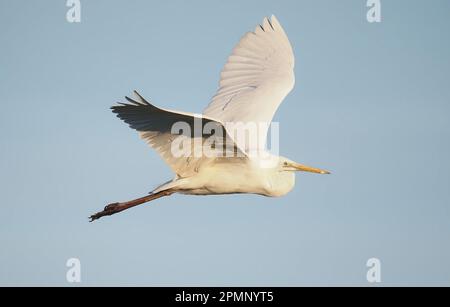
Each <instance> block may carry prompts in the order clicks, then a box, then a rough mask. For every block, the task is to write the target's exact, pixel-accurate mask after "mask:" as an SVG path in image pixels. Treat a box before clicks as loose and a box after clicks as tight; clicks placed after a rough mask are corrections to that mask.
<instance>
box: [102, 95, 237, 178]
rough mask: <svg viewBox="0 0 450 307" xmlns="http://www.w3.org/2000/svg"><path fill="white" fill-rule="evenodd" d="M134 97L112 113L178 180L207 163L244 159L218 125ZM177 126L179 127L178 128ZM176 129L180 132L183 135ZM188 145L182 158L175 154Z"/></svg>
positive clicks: (217, 123) (214, 121) (208, 119)
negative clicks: (125, 124) (149, 147)
mask: <svg viewBox="0 0 450 307" xmlns="http://www.w3.org/2000/svg"><path fill="white" fill-rule="evenodd" d="M134 93H135V96H136V99H131V98H129V97H125V98H126V99H127V101H128V103H119V105H116V106H113V107H111V109H112V111H113V112H114V113H116V114H117V117H119V118H120V119H122V120H123V121H125V122H126V123H127V124H128V125H129V126H130V127H131V128H133V129H136V130H137V131H138V132H139V134H140V136H141V138H142V139H144V140H145V141H147V143H148V144H149V145H150V146H151V147H152V148H153V149H155V150H156V151H157V152H158V153H159V155H160V156H161V157H162V158H163V159H164V161H165V162H166V163H167V164H169V166H170V167H171V168H172V170H173V171H174V172H175V173H176V174H177V175H178V176H179V177H188V176H190V175H192V174H193V173H195V172H197V171H198V168H199V167H200V166H201V164H203V163H205V162H207V160H208V159H209V160H214V159H216V158H220V157H238V158H245V154H244V153H243V152H241V151H240V150H239V149H238V148H237V147H236V145H235V144H234V142H233V141H232V140H231V139H230V138H229V137H228V134H227V133H226V131H225V129H224V127H223V125H222V124H221V123H220V122H219V121H216V120H213V119H211V118H209V117H205V116H201V115H194V114H189V113H184V112H183V113H182V112H175V111H170V110H164V109H160V108H157V107H155V106H154V105H152V104H150V103H149V102H148V101H146V100H145V99H144V98H143V97H142V96H140V95H139V94H138V93H137V92H136V91H135V92H134ZM177 123H181V125H178V126H177V125H176V124H177ZM179 128H181V129H183V131H182V133H180V130H179ZM180 136H181V137H183V138H184V140H187V141H188V142H189V143H182V142H180V141H179V140H183V139H178V141H177V138H178V137H180ZM174 142H176V143H174ZM205 142H209V143H205ZM183 144H188V145H183ZM199 144H200V145H199ZM189 145H190V150H187V151H184V152H183V154H182V155H180V152H174V151H176V150H178V149H180V148H181V149H183V146H186V147H184V149H186V148H187V147H189ZM202 145H205V147H203V146H202ZM209 145H211V146H209ZM173 146H174V147H173ZM177 146H178V147H177ZM195 146H197V147H195ZM210 147H213V150H212V151H208V152H207V151H206V149H208V148H210ZM199 150H200V151H199ZM202 150H204V151H202Z"/></svg>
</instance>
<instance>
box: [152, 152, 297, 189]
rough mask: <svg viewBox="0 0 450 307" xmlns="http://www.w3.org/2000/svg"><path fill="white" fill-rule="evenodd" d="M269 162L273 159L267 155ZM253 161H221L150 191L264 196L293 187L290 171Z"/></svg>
mask: <svg viewBox="0 0 450 307" xmlns="http://www.w3.org/2000/svg"><path fill="white" fill-rule="evenodd" d="M270 158H271V159H277V160H278V157H276V156H271V157H270ZM264 162H266V159H264V161H259V158H258V157H255V158H251V159H249V158H221V159H216V160H215V161H214V162H212V163H207V164H205V165H202V166H201V167H200V168H199V169H198V170H196V172H195V175H194V176H190V177H188V178H175V179H174V180H173V181H170V182H168V183H166V184H164V185H162V186H160V187H159V188H158V189H156V190H155V191H154V192H159V191H162V190H165V189H174V188H175V189H176V190H177V191H178V192H179V193H181V194H191V195H213V194H236V193H251V194H259V195H264V196H282V195H284V194H286V193H288V192H289V191H290V190H291V189H292V188H293V187H294V184H295V174H294V173H293V172H280V171H278V164H277V165H276V167H261V163H264Z"/></svg>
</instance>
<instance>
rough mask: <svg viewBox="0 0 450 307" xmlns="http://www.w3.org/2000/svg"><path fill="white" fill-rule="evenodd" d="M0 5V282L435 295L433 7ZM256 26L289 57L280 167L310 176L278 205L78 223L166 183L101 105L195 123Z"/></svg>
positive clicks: (162, 203) (443, 275) (224, 202)
mask: <svg viewBox="0 0 450 307" xmlns="http://www.w3.org/2000/svg"><path fill="white" fill-rule="evenodd" d="M81 3H82V9H81V13H82V17H81V23H77V24H75V23H73V24H70V23H68V22H67V21H66V18H65V15H66V11H67V9H68V8H67V7H66V6H65V1H40V2H38V1H7V0H2V1H0V33H1V39H2V42H3V43H2V48H1V49H0V102H1V107H2V110H1V112H0V169H1V172H0V187H1V188H0V189H1V198H2V202H1V207H0V208H1V216H2V223H0V244H1V249H0V285H63V286H64V285H69V284H68V283H67V282H66V271H67V267H66V261H67V259H69V258H72V257H76V258H79V259H80V261H81V274H82V285H150V286H151V285H158V286H164V285H186V286H198V285H209V286H214V285H217V286H230V285H236V286H250V285H252V286H263V285H264V286H270V285H277V286H283V285H287V286H294V285H369V284H368V283H367V281H366V271H367V267H366V261H367V259H369V258H372V257H376V258H379V259H380V261H381V272H382V285H449V282H450V266H449V265H448V259H449V257H450V246H449V243H448V242H449V241H448V234H449V233H450V223H449V220H450V219H449V218H450V209H449V205H450V189H449V188H448V186H449V181H450V162H449V158H448V157H449V156H450V144H449V136H450V119H449V112H450V87H449V86H448V80H450V41H449V38H448V37H449V35H448V30H449V29H450V20H449V18H448V12H449V9H450V4H449V2H448V1H446V0H435V1H433V2H432V3H431V2H429V1H419V0H416V1H406V0H401V1H400V0H399V1H383V0H382V1H381V3H382V22H381V23H372V24H370V23H368V22H367V21H366V12H367V7H366V6H365V3H366V1H331V0H321V1H313V0H304V1H276V2H274V1H250V0H246V1H226V2H225V1H199V0H196V1H189V2H188V1H164V2H163V1H158V2H156V1H144V0H139V1H138V0H136V1H106V0H97V1H87V0H84V1H83V0H82V1H81ZM271 14H275V15H276V16H277V17H278V19H279V20H280V22H281V24H282V25H283V27H284V29H285V31H286V32H287V34H288V36H289V39H290V41H291V43H292V46H293V48H294V52H295V55H296V68H295V73H296V87H295V89H294V90H293V91H292V92H291V94H290V95H289V96H288V97H287V99H286V100H285V102H284V103H283V104H282V105H281V107H280V109H279V110H278V112H277V114H276V116H275V120H277V121H279V122H280V133H281V139H280V146H281V149H280V153H281V154H282V155H283V156H286V157H289V158H290V159H292V160H295V161H298V162H301V163H304V164H307V165H312V166H318V167H322V168H325V169H329V170H331V171H332V172H333V174H332V175H331V176H317V175H313V174H299V175H297V180H296V187H295V189H294V190H293V191H292V192H291V193H290V194H288V195H287V196H285V197H282V198H265V197H261V196H254V195H234V196H210V197H195V196H184V195H174V196H171V197H169V198H166V199H160V200H158V201H156V202H154V203H152V204H151V205H150V204H149V205H143V206H140V207H137V208H134V209H132V210H129V211H127V212H124V213H121V214H119V215H116V216H113V217H110V218H105V219H102V220H100V221H98V222H96V223H88V219H87V217H88V216H89V215H90V214H91V213H94V212H96V211H98V210H99V209H101V208H102V207H103V206H104V205H105V204H106V203H109V202H113V201H120V200H128V199H131V198H134V197H138V196H142V195H144V194H145V193H147V192H148V191H151V190H152V189H153V188H154V187H155V186H157V185H158V184H160V183H162V182H164V181H166V180H168V179H170V178H171V177H172V176H173V175H172V173H171V171H170V169H169V168H168V167H167V166H166V165H165V164H164V162H163V161H162V160H161V159H160V158H159V156H158V155H157V154H156V153H155V152H154V151H152V150H151V149H149V148H147V146H146V144H145V143H144V142H143V141H142V140H140V139H139V137H138V136H137V134H136V133H135V131H133V130H131V129H129V128H128V127H127V126H126V125H125V124H123V123H122V122H120V121H119V120H118V119H117V118H116V117H115V116H114V115H113V114H112V113H111V112H110V110H109V107H110V106H111V105H112V104H114V103H115V102H116V101H119V100H121V99H122V97H123V96H124V95H129V94H130V93H131V92H132V90H134V89H137V90H138V91H140V92H141V93H142V94H143V95H144V96H145V97H147V98H149V99H151V101H152V102H153V103H155V104H156V105H159V106H163V107H166V108H170V109H178V110H184V111H191V112H201V111H202V109H203V108H204V106H206V104H207V103H208V101H209V99H210V97H211V96H212V95H213V94H214V92H215V90H216V89H217V84H218V79H219V73H220V70H221V68H222V66H223V64H224V63H225V60H226V57H227V56H228V54H229V53H230V51H231V49H232V48H233V46H234V44H236V43H237V41H238V40H239V38H240V37H241V35H243V34H244V33H245V32H247V31H249V30H253V29H254V27H255V26H256V25H257V24H258V23H260V22H261V21H262V18H263V17H264V16H270V15H271Z"/></svg>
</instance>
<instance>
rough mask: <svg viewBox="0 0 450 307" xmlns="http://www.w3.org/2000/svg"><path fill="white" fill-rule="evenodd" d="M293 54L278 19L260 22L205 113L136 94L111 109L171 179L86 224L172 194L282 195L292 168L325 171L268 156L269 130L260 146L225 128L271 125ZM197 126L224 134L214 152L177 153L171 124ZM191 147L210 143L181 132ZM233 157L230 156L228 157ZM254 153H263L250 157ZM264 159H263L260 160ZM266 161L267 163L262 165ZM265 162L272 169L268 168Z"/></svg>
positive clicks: (289, 83) (235, 54)
mask: <svg viewBox="0 0 450 307" xmlns="http://www.w3.org/2000/svg"><path fill="white" fill-rule="evenodd" d="M293 69H294V54H293V51H292V47H291V44H290V42H289V40H288V38H287V36H286V34H285V32H284V30H283V28H282V27H281V25H280V23H279V22H278V20H277V19H276V18H275V16H272V17H271V19H270V20H269V19H268V18H265V19H264V21H263V23H262V25H259V26H257V27H256V29H255V31H254V32H248V33H247V34H245V35H244V36H243V37H242V38H241V40H240V41H239V43H238V44H237V46H236V47H235V48H234V49H233V51H232V54H231V55H230V56H229V58H228V61H227V63H226V64H225V67H224V68H223V70H222V72H221V79H220V84H219V89H218V91H217V93H216V95H215V96H214V97H213V98H212V100H211V102H210V103H209V105H208V106H207V107H206V109H205V110H204V112H203V115H197V114H191V113H186V112H176V111H170V110H165V109H161V108H157V107H155V106H154V105H152V104H151V103H149V102H148V101H146V100H145V99H144V98H143V97H142V96H140V95H139V94H138V93H137V92H136V91H135V92H134V93H135V99H132V98H129V97H126V99H127V101H128V103H119V105H117V106H113V107H112V110H113V112H114V113H116V114H117V116H118V117H119V118H120V119H122V120H123V121H125V122H126V123H127V124H128V125H129V126H130V127H131V128H133V129H135V130H137V131H138V132H139V134H140V136H141V138H143V139H144V140H146V141H147V143H148V144H149V145H150V146H151V147H152V148H153V149H155V150H156V151H157V152H158V153H159V154H160V156H161V157H162V158H163V160H164V161H165V162H166V163H167V164H168V165H169V166H170V167H171V168H172V170H173V171H174V172H175V174H176V176H175V178H174V179H173V180H170V181H168V182H166V183H164V184H162V185H161V186H159V187H157V188H156V189H155V190H153V191H152V192H151V193H150V194H149V195H147V196H144V197H141V198H138V199H135V200H131V201H128V202H121V203H113V204H109V205H107V206H106V207H105V208H104V210H103V211H101V212H98V213H96V214H94V215H92V216H91V217H90V219H91V221H93V220H96V219H98V218H100V217H102V216H106V215H112V214H115V213H117V212H120V211H123V210H125V209H128V208H131V207H134V206H136V205H139V204H142V203H145V202H148V201H151V200H154V199H157V198H160V197H162V196H167V195H171V194H173V193H182V194H192V195H212V194H232V193H253V194H260V195H264V196H281V195H284V194H286V193H288V192H289V191H290V190H291V189H292V188H293V187H294V184H295V174H294V172H295V171H305V172H313V173H319V174H329V172H327V171H325V170H321V169H318V168H313V167H308V166H305V165H302V164H299V163H296V162H294V161H291V160H289V159H287V158H284V157H279V156H276V155H272V154H270V153H268V152H266V151H265V146H266V144H265V143H266V141H265V138H266V136H267V132H268V125H266V126H264V127H263V128H262V129H260V130H259V131H258V133H259V135H260V136H261V135H263V137H262V138H260V137H259V140H262V141H260V142H257V143H256V146H255V145H254V144H255V143H248V142H243V141H242V138H238V137H237V136H236V134H235V133H232V132H231V131H230V130H229V129H228V126H227V125H226V123H237V122H241V123H261V122H263V123H270V122H271V121H272V118H273V115H274V113H275V112H276V110H277V108H278V106H279V105H280V103H281V102H282V100H283V99H284V98H285V97H286V95H287V94H288V93H289V92H290V91H291V90H292V88H293V87H294V70H293ZM197 122H199V123H200V124H201V125H202V126H201V127H204V126H206V125H209V126H212V127H213V130H215V131H216V132H217V131H221V132H222V134H219V136H220V138H219V139H218V138H217V136H216V139H215V145H214V146H211V147H212V148H215V150H216V151H214V153H215V155H214V154H213V155H196V154H195V150H193V151H192V152H190V153H189V152H188V154H187V155H182V156H178V155H175V154H174V151H173V148H174V147H173V142H174V140H175V139H176V137H178V134H177V133H176V131H175V132H174V129H173V127H174V125H176V124H177V123H185V126H186V125H187V126H188V127H190V128H192V129H193V130H195V127H194V126H195V124H196V123H197ZM184 136H185V137H186V138H187V139H190V140H192V141H194V142H192V143H189V144H195V140H200V141H201V144H205V141H207V139H208V138H207V134H206V133H205V131H203V130H202V129H201V134H200V135H199V134H195V133H192V132H189V133H188V134H184ZM230 152H231V153H232V154H231V155H230ZM254 152H259V153H265V155H259V154H256V155H254V154H252V153H254ZM262 156H264V158H262ZM268 161H269V162H271V163H269V164H268V163H267V162H268ZM268 165H269V166H268Z"/></svg>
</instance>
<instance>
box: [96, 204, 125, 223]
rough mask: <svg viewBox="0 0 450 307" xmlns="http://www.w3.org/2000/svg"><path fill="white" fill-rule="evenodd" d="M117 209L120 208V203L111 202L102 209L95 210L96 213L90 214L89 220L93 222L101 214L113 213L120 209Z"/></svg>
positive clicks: (101, 215)
mask: <svg viewBox="0 0 450 307" xmlns="http://www.w3.org/2000/svg"><path fill="white" fill-rule="evenodd" d="M119 209H120V203H112V204H109V205H106V206H105V208H103V211H100V212H97V213H95V214H93V215H91V216H90V217H89V222H93V221H95V220H98V219H99V218H101V217H103V216H107V215H113V214H114V213H117V212H120V211H122V210H119Z"/></svg>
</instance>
